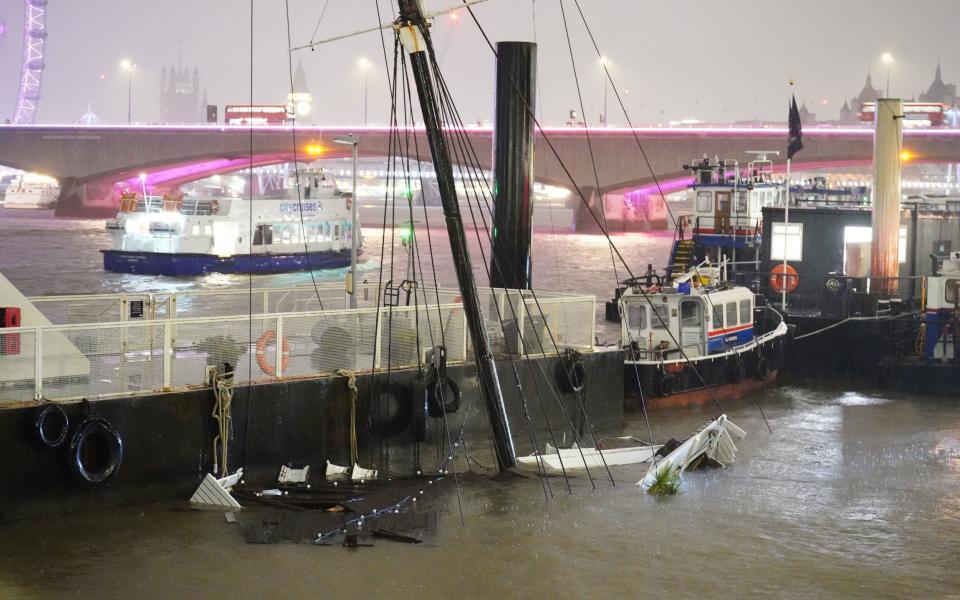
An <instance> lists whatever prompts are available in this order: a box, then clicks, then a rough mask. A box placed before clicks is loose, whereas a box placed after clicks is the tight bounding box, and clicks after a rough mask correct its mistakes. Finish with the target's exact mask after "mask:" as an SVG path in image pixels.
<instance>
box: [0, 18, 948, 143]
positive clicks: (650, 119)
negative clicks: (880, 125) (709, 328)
mask: <svg viewBox="0 0 960 600" xmlns="http://www.w3.org/2000/svg"><path fill="white" fill-rule="evenodd" d="M429 4H430V6H431V7H435V8H438V9H439V8H442V7H444V6H451V5H452V4H453V3H449V2H448V3H440V2H432V3H429ZM935 4H940V5H942V6H943V8H944V9H945V10H946V9H947V8H948V4H947V3H946V2H937V3H935ZM806 5H807V6H808V7H809V10H808V11H806V12H803V13H800V14H798V15H797V16H796V17H795V18H793V20H792V22H791V23H784V24H783V32H781V33H779V34H775V32H771V31H770V29H771V27H769V26H767V27H764V26H762V25H764V24H766V25H770V24H775V23H777V17H778V16H779V15H777V14H776V11H775V10H774V9H772V8H770V7H766V6H764V5H761V4H758V3H755V2H751V1H748V0H739V1H735V2H733V4H732V5H731V8H732V9H731V10H730V11H728V12H724V13H717V14H711V18H712V19H713V22H714V25H713V26H712V27H710V28H704V27H703V26H697V25H695V24H692V21H691V20H690V18H689V15H690V14H693V13H694V12H695V11H691V10H689V9H691V8H692V7H696V6H697V5H696V3H693V2H681V3H676V4H671V5H670V6H667V5H666V4H665V3H661V4H658V5H655V6H653V7H651V8H650V9H649V10H646V11H644V10H641V8H640V7H637V6H622V5H620V4H618V3H617V2H613V1H612V0H598V1H597V2H591V3H590V4H589V5H588V6H586V5H585V8H584V10H585V12H586V14H587V18H588V21H589V23H590V25H591V27H592V29H593V33H594V35H595V36H596V38H597V42H598V44H599V46H600V49H601V50H602V51H603V53H604V54H605V55H606V56H609V57H610V59H609V60H610V65H609V68H610V69H611V74H612V76H613V77H614V81H615V83H616V84H617V87H618V89H619V91H620V92H621V94H622V96H623V98H624V100H625V103H626V105H627V107H628V110H629V112H630V115H631V118H632V120H633V121H635V122H637V123H666V122H668V121H672V120H681V119H687V118H695V119H699V120H702V121H707V122H734V121H744V120H752V119H754V118H759V119H760V120H783V118H784V117H783V114H784V108H783V107H784V103H785V99H786V98H787V97H788V96H789V94H790V92H791V91H793V92H794V93H796V95H797V98H798V100H800V101H801V102H805V103H807V105H808V108H809V110H810V112H813V113H816V114H817V117H818V118H819V119H820V120H834V119H837V118H838V116H839V113H840V109H841V107H842V105H843V103H844V101H846V100H848V99H849V98H850V97H852V96H854V95H855V94H856V92H857V90H858V89H859V85H860V84H861V82H862V78H863V76H864V74H865V73H866V72H867V71H869V72H871V73H872V74H873V76H874V82H875V84H876V85H877V87H883V83H884V81H883V80H884V79H885V77H886V71H887V69H888V68H889V70H890V79H891V93H892V94H893V95H897V96H900V97H903V98H907V99H908V98H912V97H916V96H917V94H918V93H919V92H922V91H924V90H926V89H927V87H928V86H929V84H930V81H931V80H932V79H933V73H934V69H935V68H936V65H937V62H938V60H939V61H940V64H941V66H942V70H943V79H944V80H945V81H946V82H948V83H952V82H956V81H960V61H954V60H951V57H953V56H957V55H960V52H958V50H960V42H958V41H957V40H956V39H955V38H953V37H951V36H950V35H949V34H948V29H949V28H948V27H947V25H946V23H945V21H946V20H941V22H931V23H925V24H922V26H921V24H919V23H918V22H916V21H914V20H896V19H880V20H878V24H877V26H876V27H874V28H872V29H871V30H870V32H858V31H856V30H854V31H849V30H848V29H849V28H843V27H840V25H839V21H842V20H844V19H841V18H839V17H841V16H842V15H844V14H846V15H847V16H855V15H856V14H862V13H863V12H865V11H868V10H869V11H873V12H875V13H884V14H885V13H890V15H893V13H894V12H895V11H897V10H898V9H897V7H896V5H894V4H893V3H892V2H867V1H865V0H859V1H855V2H850V3H846V4H845V5H844V6H842V7H835V6H832V5H831V10H832V11H833V12H834V14H836V15H837V17H838V18H837V19H835V20H831V21H827V22H825V21H824V20H823V19H822V17H814V16H813V15H822V14H823V11H820V10H816V6H818V5H824V6H826V5H827V3H826V2H823V1H821V0H817V1H814V2H808V3H807V4H806ZM391 6H392V5H391V4H390V3H388V2H387V1H386V0H381V1H380V10H381V18H382V19H383V20H388V19H389V15H390V14H391ZM520 6H522V10H520V9H519V8H517V7H520ZM533 6H535V7H536V18H537V20H536V27H537V33H538V42H539V43H540V56H539V68H540V82H541V83H540V91H541V102H540V111H541V114H542V115H543V118H544V120H545V121H546V122H548V123H561V122H563V121H564V120H565V119H566V116H567V113H568V111H569V110H570V109H577V111H578V113H579V112H580V111H579V106H577V100H576V88H575V86H574V84H573V77H572V70H571V68H570V59H569V54H568V53H567V48H566V40H565V38H564V34H563V24H562V16H561V14H560V9H559V4H558V3H555V2H546V1H545V0H541V1H540V2H539V3H534V2H526V1H524V2H516V3H511V4H509V6H508V5H507V3H505V2H502V1H498V0H493V1H491V2H490V3H487V4H481V5H478V6H476V7H475V8H474V11H475V13H476V15H477V18H478V19H479V20H480V21H481V23H482V24H483V25H484V27H485V29H486V30H487V31H488V33H489V34H490V35H491V36H492V38H493V40H494V41H497V40H504V39H521V40H532V39H533V37H534V35H533V30H534V21H533V18H532V16H533V11H532V10H531V8H532V7H533ZM572 6H573V5H570V6H568V7H567V19H568V24H569V26H570V29H571V32H572V36H573V44H574V53H575V55H576V57H577V68H578V75H579V77H580V81H581V87H582V89H583V94H584V103H585V112H586V117H587V120H588V121H589V122H597V121H599V115H600V113H601V112H603V95H604V87H605V86H604V80H603V79H602V71H601V70H600V68H599V64H598V62H599V61H597V60H596V57H595V55H594V54H595V53H594V50H593V48H592V46H591V45H590V40H589V38H587V36H586V34H585V33H584V31H583V26H582V23H581V22H580V20H579V16H578V15H577V14H575V13H576V11H575V8H572ZM510 7H514V8H515V10H511V9H510ZM21 8H22V7H21V6H20V3H15V2H12V3H7V5H6V6H4V7H3V8H2V9H0V20H3V21H4V22H6V24H7V29H8V31H7V34H6V35H5V36H4V37H2V38H0V80H3V81H8V82H10V83H8V84H7V85H4V86H2V88H0V107H3V112H4V113H5V115H9V114H12V110H13V105H14V104H15V101H16V81H17V78H18V74H19V68H20V49H21V48H20V45H21V40H20V39H19V38H20V36H19V32H20V19H21V15H20V11H21ZM282 9H283V4H282V3H279V2H276V3H272V4H267V3H260V4H257V5H256V10H255V22H254V25H255V26H254V47H255V51H256V58H255V62H254V86H253V88H254V89H253V101H254V103H275V104H282V103H283V102H284V101H285V98H286V94H287V93H288V92H289V85H290V84H289V76H288V74H287V63H286V56H287V55H286V52H285V48H286V24H285V19H284V14H283V10H282ZM614 11H616V13H614ZM106 13H109V14H111V19H110V20H109V21H107V20H104V19H100V18H96V17H94V16H93V15H98V14H106ZM319 13H320V7H319V6H317V4H316V3H311V2H306V1H305V0H294V1H293V2H291V21H292V39H293V44H294V45H295V46H297V45H302V44H304V43H306V42H308V41H309V40H310V39H311V36H312V35H313V32H314V30H315V29H316V35H315V37H314V39H323V38H325V37H329V36H333V35H337V34H342V33H346V32H350V31H355V30H358V29H362V28H364V27H370V26H372V25H373V24H374V23H375V22H376V18H377V16H376V14H375V10H374V5H373V3H370V4H369V6H365V7H359V8H358V7H357V6H356V5H355V4H351V6H350V7H347V6H346V5H345V4H343V3H338V2H336V1H334V2H332V3H331V5H330V7H329V10H328V11H327V13H326V15H325V17H324V19H323V20H322V21H321V22H319V23H318V17H319ZM366 13H369V14H366ZM621 13H622V15H621ZM808 13H809V14H808ZM614 14H616V15H617V17H618V18H611V16H612V15H614ZM460 15H461V17H463V18H459V19H452V18H451V17H449V16H442V17H439V18H438V19H437V20H436V24H435V27H434V35H435V37H436V39H437V42H438V55H439V59H440V61H441V64H442V65H443V67H444V69H445V71H446V76H447V78H448V80H449V81H450V83H451V88H452V89H453V90H454V94H455V97H456V98H457V99H458V101H459V103H460V105H461V111H462V114H463V115H464V118H465V119H466V120H468V121H469V122H476V121H486V120H488V119H489V118H490V115H491V112H492V96H491V97H489V98H488V97H487V96H490V94H488V93H487V94H485V93H484V92H483V90H486V89H489V88H490V85H491V83H492V77H493V57H492V55H490V54H489V52H488V51H487V49H486V47H485V45H484V42H483V41H482V39H481V38H480V36H479V33H478V32H477V29H476V27H475V26H474V24H473V23H472V21H471V20H470V19H469V15H468V14H467V13H465V12H464V11H460ZM621 16H622V18H620V17H621ZM748 17H749V18H748ZM649 20H653V21H656V22H661V23H664V24H665V27H662V28H658V27H649V26H647V27H642V28H641V29H640V35H638V36H636V37H630V36H627V35H624V34H625V33H628V32H625V31H624V28H623V23H624V22H631V21H632V22H644V21H649ZM834 21H836V22H834ZM211 22H218V23H220V25H221V27H220V28H219V31H220V33H218V35H217V36H216V37H211V36H210V34H209V28H208V27H206V26H205V24H209V23H211ZM76 24H83V27H81V28H79V29H82V30H84V31H85V32H89V36H88V37H87V39H84V40H82V43H83V45H84V47H83V52H76V47H75V45H74V44H72V43H71V35H73V34H72V33H71V29H77V28H76V27H74V25H76ZM144 24H149V26H145V25H144ZM117 25H120V26H119V27H117ZM249 25H250V23H249V14H248V12H247V10H246V7H244V8H243V9H239V10H238V9H236V6H235V4H231V3H229V2H226V1H225V0H216V1H214V2H209V3H206V4H204V5H203V6H197V5H194V4H187V3H186V2H179V1H178V2H170V3H167V4H166V5H165V6H164V7H163V9H162V10H161V9H159V8H155V7H146V8H144V7H134V6H115V5H112V4H110V5H108V4H107V3H106V2H104V1H103V0H91V1H90V2H87V3H86V4H85V6H83V7H81V6H77V5H63V6H51V7H50V9H49V15H48V31H49V33H50V36H49V39H48V48H47V61H46V62H47V69H46V71H45V75H44V85H43V96H42V99H41V102H40V108H39V110H38V113H37V118H38V121H39V122H58V123H66V122H75V121H77V120H79V118H80V116H81V115H82V114H83V113H84V112H86V110H87V107H88V105H89V106H90V107H92V109H93V112H94V113H96V114H97V115H98V116H99V117H100V118H101V119H102V120H103V121H104V122H122V121H124V120H125V117H126V110H127V106H126V104H127V102H126V101H127V97H126V92H127V83H128V81H127V75H126V74H125V73H124V72H123V71H122V70H121V69H120V61H121V60H123V59H124V58H128V59H131V60H133V61H135V62H136V64H137V69H136V72H135V73H133V74H132V82H131V84H132V104H133V107H132V113H133V120H134V121H141V122H157V121H160V119H161V107H160V96H161V93H160V85H161V70H162V69H163V68H164V67H165V66H169V65H171V64H176V63H177V61H179V60H182V61H183V64H185V65H189V66H190V68H191V69H192V68H193V67H194V66H196V67H197V68H198V69H199V70H200V71H201V72H202V73H203V74H204V87H206V88H207V91H208V94H209V102H210V103H211V104H216V105H219V106H221V107H222V106H223V105H225V104H240V103H246V102H249V100H250V89H249V70H250V64H249V41H248V40H249ZM878 28H879V29H878ZM880 29H882V30H883V31H880ZM841 30H842V31H841ZM713 32H722V33H723V35H722V36H715V35H714V33H713ZM814 38H822V39H816V40H815V39H814ZM877 39H885V40H886V41H885V42H883V43H878V42H877V41H876V40H877ZM678 40H679V41H680V43H677V41H678ZM717 41H722V42H723V44H725V45H726V47H727V48H728V51H720V52H716V51H714V50H713V49H712V48H713V47H714V46H713V45H714V44H715V43H716V42H717ZM813 41H816V44H815V45H813V46H810V44H811V42H813ZM775 42H776V43H775ZM784 42H786V43H784ZM388 48H389V44H388ZM851 49H854V51H850V50H851ZM885 52H890V53H891V54H892V56H893V58H894V62H893V64H892V65H889V66H886V65H884V64H883V63H882V61H881V56H882V55H883V53H885ZM295 58H296V59H298V60H302V61H303V64H304V69H305V71H306V75H307V79H308V81H309V82H310V83H311V87H312V89H311V90H310V91H311V92H312V93H313V94H314V96H315V101H316V105H315V111H314V121H316V122H329V123H359V122H362V119H363V115H362V111H361V110H359V104H360V96H361V93H362V86H363V81H362V80H363V77H362V75H361V73H360V72H359V70H358V67H357V61H358V60H359V59H361V58H366V59H367V60H368V61H369V63H370V65H371V66H370V69H369V73H368V76H369V95H370V109H369V110H370V121H371V122H377V123H384V122H386V121H387V106H388V104H389V102H388V98H387V92H386V90H387V85H386V81H385V72H386V70H385V67H384V59H383V50H382V48H381V45H380V41H379V39H378V36H377V35H376V34H365V35H361V36H357V37H353V38H349V39H346V40H342V41H339V42H336V43H333V44H328V45H322V46H319V47H318V48H316V50H315V51H301V52H297V53H295ZM811 58H812V59H814V60H810V59H811ZM827 60H829V61H830V64H829V66H828V67H824V66H821V65H823V63H824V62H825V61H827ZM818 63H819V64H818ZM677 75H680V77H677ZM790 79H793V80H795V81H796V85H795V86H794V88H793V90H791V89H790V88H789V86H788V83H787V82H788V81H789V80H790ZM609 112H610V118H609V122H610V123H611V124H618V123H624V122H625V119H624V117H623V115H622V113H621V112H620V111H619V110H618V109H616V101H615V99H613V95H612V94H611V100H610V109H609ZM5 118H6V116H5Z"/></svg>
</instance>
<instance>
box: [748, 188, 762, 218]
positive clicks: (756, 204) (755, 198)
mask: <svg viewBox="0 0 960 600" xmlns="http://www.w3.org/2000/svg"><path fill="white" fill-rule="evenodd" d="M758 212H760V195H759V194H755V193H754V194H750V214H756V213H758Z"/></svg>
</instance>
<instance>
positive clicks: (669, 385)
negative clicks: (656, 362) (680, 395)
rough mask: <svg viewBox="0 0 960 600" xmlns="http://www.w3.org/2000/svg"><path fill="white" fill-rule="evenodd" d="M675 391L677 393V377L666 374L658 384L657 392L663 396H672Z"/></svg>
mask: <svg viewBox="0 0 960 600" xmlns="http://www.w3.org/2000/svg"><path fill="white" fill-rule="evenodd" d="M675 391H677V376H676V375H671V374H670V373H664V374H663V375H662V376H661V377H660V381H658V382H657V392H659V393H660V395H661V396H671V395H673V393H674V392H675Z"/></svg>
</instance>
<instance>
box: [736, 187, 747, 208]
mask: <svg viewBox="0 0 960 600" xmlns="http://www.w3.org/2000/svg"><path fill="white" fill-rule="evenodd" d="M748 207H749V203H748V202H747V193H746V192H737V208H736V210H737V212H738V213H745V212H747V208H748Z"/></svg>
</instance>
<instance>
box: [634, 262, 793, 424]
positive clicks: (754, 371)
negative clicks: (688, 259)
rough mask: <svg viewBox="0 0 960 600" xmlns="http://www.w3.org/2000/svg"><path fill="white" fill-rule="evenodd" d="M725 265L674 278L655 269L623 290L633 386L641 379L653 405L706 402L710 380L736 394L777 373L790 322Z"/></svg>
mask: <svg viewBox="0 0 960 600" xmlns="http://www.w3.org/2000/svg"><path fill="white" fill-rule="evenodd" d="M723 272H724V268H723V267H722V266H711V265H710V264H709V263H706V262H705V263H703V264H701V265H698V266H695V267H694V268H692V269H690V270H689V271H688V272H686V273H685V274H683V275H682V276H678V277H675V278H673V281H672V282H671V283H670V284H669V285H665V286H661V285H658V283H659V282H658V281H656V280H657V276H656V275H653V274H650V275H648V276H647V277H646V282H639V281H630V282H627V284H628V285H627V287H625V288H622V289H621V290H620V292H619V299H618V302H619V309H620V314H621V315H623V318H622V319H621V341H622V345H623V347H624V348H625V349H626V350H627V360H626V361H625V368H626V372H625V377H626V381H627V389H628V391H633V392H634V393H636V392H637V390H636V389H633V390H631V388H636V386H638V385H639V391H640V392H642V393H643V394H644V395H645V396H646V398H647V402H648V406H654V407H656V406H683V405H688V404H700V403H704V402H708V401H710V399H711V394H710V391H709V390H707V389H706V387H705V386H710V387H711V388H712V389H713V394H714V395H716V397H717V399H718V400H723V399H729V398H736V397H739V396H741V395H742V394H744V393H746V392H749V391H753V390H756V389H760V388H763V387H766V386H768V385H771V384H772V383H773V382H774V381H775V380H776V375H777V370H778V369H779V368H780V365H781V363H782V361H783V352H784V343H785V341H786V338H787V325H786V323H784V321H783V318H782V317H781V316H780V314H779V313H778V312H777V311H775V310H774V309H773V308H771V307H768V306H757V305H756V299H755V295H754V293H753V292H752V291H751V290H749V289H748V288H745V287H741V286H736V285H732V284H731V283H730V282H727V281H724V280H723V278H722V274H723ZM651 392H652V393H651Z"/></svg>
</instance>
